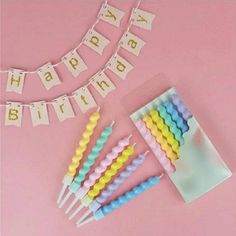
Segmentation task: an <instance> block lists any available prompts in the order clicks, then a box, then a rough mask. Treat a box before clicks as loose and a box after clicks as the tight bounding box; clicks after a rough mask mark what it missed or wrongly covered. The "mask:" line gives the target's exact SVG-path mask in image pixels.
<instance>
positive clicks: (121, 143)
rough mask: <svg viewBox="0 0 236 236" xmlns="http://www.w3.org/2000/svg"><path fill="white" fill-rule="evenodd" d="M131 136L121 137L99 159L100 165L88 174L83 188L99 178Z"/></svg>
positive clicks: (90, 185) (87, 187)
mask: <svg viewBox="0 0 236 236" xmlns="http://www.w3.org/2000/svg"><path fill="white" fill-rule="evenodd" d="M130 137H131V136H129V137H126V138H123V139H121V140H120V141H119V142H118V144H117V146H115V147H113V148H112V150H111V152H110V153H108V154H107V155H106V158H105V159H104V160H102V161H101V163H100V165H99V166H98V167H96V169H95V170H94V172H93V173H92V174H91V175H90V176H89V178H88V179H87V180H86V181H85V182H84V184H83V188H86V189H89V188H90V187H92V186H93V185H94V184H95V182H96V180H97V179H99V178H100V176H101V175H102V173H103V172H104V171H105V170H106V169H107V167H108V166H109V165H111V163H112V161H113V160H114V159H116V158H117V157H118V155H119V153H121V152H122V151H123V150H124V148H125V147H126V146H128V145H129V139H130Z"/></svg>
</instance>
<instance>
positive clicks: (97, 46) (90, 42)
mask: <svg viewBox="0 0 236 236" xmlns="http://www.w3.org/2000/svg"><path fill="white" fill-rule="evenodd" d="M109 42H110V41H109V40H108V39H107V38H105V37H104V36H103V35H101V34H100V33H98V32H97V31H95V30H89V31H88V32H87V34H86V35H85V41H84V44H85V45H87V46H88V47H90V48H91V49H93V50H94V51H95V52H97V53H99V54H100V55H102V53H103V50H104V48H105V47H106V46H107V45H108V44H109Z"/></svg>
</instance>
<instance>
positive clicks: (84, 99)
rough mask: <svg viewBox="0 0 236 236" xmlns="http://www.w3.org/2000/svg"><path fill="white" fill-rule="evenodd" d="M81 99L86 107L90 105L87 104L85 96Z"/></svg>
mask: <svg viewBox="0 0 236 236" xmlns="http://www.w3.org/2000/svg"><path fill="white" fill-rule="evenodd" d="M80 98H81V100H82V101H83V102H84V104H85V105H88V102H87V100H86V97H85V96H83V95H81V96H80Z"/></svg>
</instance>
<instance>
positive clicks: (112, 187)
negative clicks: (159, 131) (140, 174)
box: [96, 154, 145, 204]
mask: <svg viewBox="0 0 236 236" xmlns="http://www.w3.org/2000/svg"><path fill="white" fill-rule="evenodd" d="M144 160H145V155H142V154H140V155H139V156H138V157H137V158H135V159H134V160H133V161H132V162H131V164H130V165H128V166H127V167H126V169H125V170H124V171H123V172H121V173H120V175H119V176H118V177H117V178H115V179H114V181H113V182H112V183H111V184H109V185H108V187H107V188H106V189H104V190H103V191H102V192H101V194H100V196H99V197H97V198H96V201H97V202H98V203H100V204H101V203H104V202H105V201H106V200H107V199H108V197H110V196H112V194H113V193H114V191H115V190H116V189H117V188H118V187H119V186H120V185H121V184H122V183H123V182H124V181H125V180H126V179H127V178H128V177H129V176H130V175H131V174H132V173H133V172H134V171H135V170H136V169H137V168H138V167H139V166H140V165H141V164H142V163H143V162H144Z"/></svg>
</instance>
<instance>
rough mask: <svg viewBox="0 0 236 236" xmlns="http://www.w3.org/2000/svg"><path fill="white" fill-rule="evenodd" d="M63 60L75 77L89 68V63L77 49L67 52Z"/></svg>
mask: <svg viewBox="0 0 236 236" xmlns="http://www.w3.org/2000/svg"><path fill="white" fill-rule="evenodd" d="M62 60H63V61H64V63H65V65H66V67H67V68H68V70H69V71H70V72H71V73H72V75H73V76H74V77H75V78H76V77H78V76H79V74H80V73H81V72H83V71H85V70H87V69H88V67H87V65H86V64H85V62H84V61H83V59H82V58H81V57H80V55H79V54H78V53H77V52H76V51H71V52H69V53H67V54H66V55H65V56H64V57H63V59H62Z"/></svg>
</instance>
